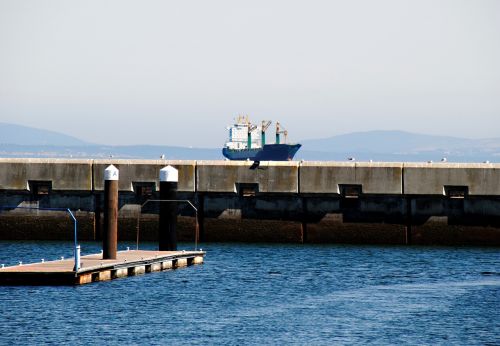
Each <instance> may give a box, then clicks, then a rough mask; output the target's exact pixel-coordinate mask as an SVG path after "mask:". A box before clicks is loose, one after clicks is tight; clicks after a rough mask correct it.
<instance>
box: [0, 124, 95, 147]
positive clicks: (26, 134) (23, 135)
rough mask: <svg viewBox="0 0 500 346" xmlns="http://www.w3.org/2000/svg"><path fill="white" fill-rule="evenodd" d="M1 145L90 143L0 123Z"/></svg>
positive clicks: (26, 127) (60, 134)
mask: <svg viewBox="0 0 500 346" xmlns="http://www.w3.org/2000/svg"><path fill="white" fill-rule="evenodd" d="M0 144H17V145H58V146H74V145H87V144H89V143H87V142H85V141H82V140H80V139H78V138H75V137H72V136H68V135H65V134H62V133H59V132H55V131H49V130H42V129H36V128H33V127H28V126H22V125H15V124H7V123H0Z"/></svg>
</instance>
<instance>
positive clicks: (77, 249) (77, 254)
mask: <svg viewBox="0 0 500 346" xmlns="http://www.w3.org/2000/svg"><path fill="white" fill-rule="evenodd" d="M9 209H31V210H47V211H65V212H67V213H68V214H69V215H70V216H71V218H72V219H73V225H74V241H75V248H74V257H75V267H74V268H73V270H74V271H75V272H78V270H79V269H80V246H79V245H78V238H77V224H78V222H77V221H76V217H75V215H74V214H73V212H72V211H71V210H70V209H69V208H42V207H19V206H0V210H9Z"/></svg>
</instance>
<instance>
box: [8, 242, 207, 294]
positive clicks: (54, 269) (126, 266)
mask: <svg viewBox="0 0 500 346" xmlns="http://www.w3.org/2000/svg"><path fill="white" fill-rule="evenodd" d="M204 256H205V252H204V251H150V250H126V251H119V252H118V253H117V256H116V257H117V258H116V259H107V260H104V259H102V254H92V255H86V256H82V257H81V268H80V269H79V270H78V271H75V270H74V265H75V262H74V259H72V258H69V259H61V260H58V261H45V262H38V263H31V264H21V265H16V266H11V267H4V268H0V285H30V286H31V285H33V286H40V285H47V286H49V285H83V284H88V283H91V282H98V281H107V280H113V279H118V278H122V277H126V276H134V275H140V274H145V273H150V272H157V271H162V270H169V269H175V268H180V267H186V266H190V265H193V264H202V263H203V259H204Z"/></svg>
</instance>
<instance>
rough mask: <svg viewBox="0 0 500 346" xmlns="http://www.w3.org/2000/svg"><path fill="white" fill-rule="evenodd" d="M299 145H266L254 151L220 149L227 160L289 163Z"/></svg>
mask: <svg viewBox="0 0 500 346" xmlns="http://www.w3.org/2000/svg"><path fill="white" fill-rule="evenodd" d="M301 146H302V145H301V144H266V145H264V147H263V148H255V149H228V148H223V149H222V155H224V157H227V158H228V159H229V160H251V161H290V160H292V159H293V157H294V156H295V154H296V153H297V151H298V150H299V149H300V147H301Z"/></svg>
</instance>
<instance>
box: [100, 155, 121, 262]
mask: <svg viewBox="0 0 500 346" xmlns="http://www.w3.org/2000/svg"><path fill="white" fill-rule="evenodd" d="M117 243H118V169H117V168H116V167H115V166H113V165H110V166H108V167H107V168H106V169H105V170H104V234H103V237H102V258H103V259H116V251H117V248H118V244H117Z"/></svg>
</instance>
